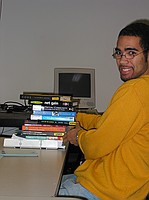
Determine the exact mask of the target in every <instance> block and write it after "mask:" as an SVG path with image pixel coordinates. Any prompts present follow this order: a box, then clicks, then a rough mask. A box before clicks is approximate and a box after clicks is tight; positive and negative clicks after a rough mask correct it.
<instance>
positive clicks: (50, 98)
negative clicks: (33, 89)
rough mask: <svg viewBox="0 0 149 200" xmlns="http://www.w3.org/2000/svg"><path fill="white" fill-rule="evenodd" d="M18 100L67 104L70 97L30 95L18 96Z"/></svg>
mask: <svg viewBox="0 0 149 200" xmlns="http://www.w3.org/2000/svg"><path fill="white" fill-rule="evenodd" d="M20 99H25V100H35V101H62V102H65V101H66V102H67V101H68V102H69V101H71V100H72V97H71V96H60V95H57V96H56V95H38V94H37V95H32V94H20Z"/></svg>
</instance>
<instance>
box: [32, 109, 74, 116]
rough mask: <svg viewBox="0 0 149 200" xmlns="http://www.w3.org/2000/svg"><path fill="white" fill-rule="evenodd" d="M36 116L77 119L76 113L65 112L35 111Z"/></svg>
mask: <svg viewBox="0 0 149 200" xmlns="http://www.w3.org/2000/svg"><path fill="white" fill-rule="evenodd" d="M33 114H34V115H49V116H65V117H68V116H71V117H75V116H76V112H73V111H69V112H66V111H65V112H63V111H45V110H33Z"/></svg>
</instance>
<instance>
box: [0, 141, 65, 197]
mask: <svg viewBox="0 0 149 200" xmlns="http://www.w3.org/2000/svg"><path fill="white" fill-rule="evenodd" d="M6 149H7V148H3V138H0V150H6ZM18 151H19V149H18ZM33 151H34V152H35V153H37V154H38V157H0V177H1V178H0V199H1V197H2V196H7V197H19V196H22V197H41V196H43V197H50V196H56V195H57V192H58V187H59V184H60V180H61V176H62V172H63V166H64V162H65V156H66V150H64V149H61V150H44V149H42V150H40V149H33Z"/></svg>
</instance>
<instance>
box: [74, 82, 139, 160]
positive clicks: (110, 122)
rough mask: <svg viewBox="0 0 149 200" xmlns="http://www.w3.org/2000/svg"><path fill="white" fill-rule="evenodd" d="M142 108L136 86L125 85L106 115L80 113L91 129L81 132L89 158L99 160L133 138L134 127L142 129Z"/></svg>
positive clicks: (112, 101)
mask: <svg viewBox="0 0 149 200" xmlns="http://www.w3.org/2000/svg"><path fill="white" fill-rule="evenodd" d="M141 108H142V106H141V103H140V101H139V99H138V98H137V94H136V92H135V90H134V89H133V87H130V86H129V84H123V85H122V86H121V87H120V88H119V89H118V90H117V92H116V93H115V95H114V96H113V98H112V100H111V102H110V104H109V107H108V109H107V110H106V112H105V113H104V114H103V115H102V116H96V115H95V116H94V115H87V114H84V115H78V120H79V121H80V123H81V125H82V126H83V127H85V128H86V129H87V130H88V129H91V130H89V131H85V130H82V131H80V132H79V145H80V148H81V149H82V151H83V153H84V154H85V158H86V159H99V158H101V157H103V156H105V155H107V154H109V153H110V152H112V151H113V150H114V149H116V148H117V147H118V146H119V145H120V143H123V140H124V138H125V137H126V136H127V135H128V134H130V137H132V135H133V131H134V130H133V126H134V127H135V129H138V130H139V128H140V123H139V120H141V117H142V114H141V113H140V112H141ZM128 113H129V114H128ZM137 118H138V119H137ZM136 119H137V120H136ZM91 124H92V125H91ZM92 128H94V129H92ZM134 133H136V130H135V131H134ZM97 152H98V153H97Z"/></svg>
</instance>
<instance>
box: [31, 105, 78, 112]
mask: <svg viewBox="0 0 149 200" xmlns="http://www.w3.org/2000/svg"><path fill="white" fill-rule="evenodd" d="M32 110H43V111H60V112H65V111H67V112H68V111H75V108H74V107H73V106H46V105H37V104H33V106H32Z"/></svg>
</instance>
